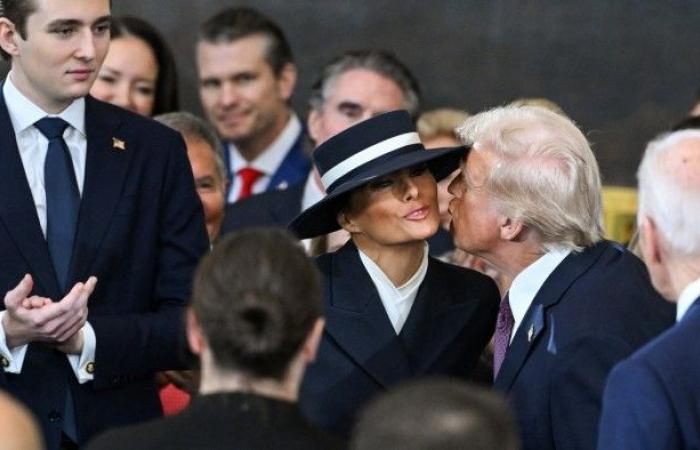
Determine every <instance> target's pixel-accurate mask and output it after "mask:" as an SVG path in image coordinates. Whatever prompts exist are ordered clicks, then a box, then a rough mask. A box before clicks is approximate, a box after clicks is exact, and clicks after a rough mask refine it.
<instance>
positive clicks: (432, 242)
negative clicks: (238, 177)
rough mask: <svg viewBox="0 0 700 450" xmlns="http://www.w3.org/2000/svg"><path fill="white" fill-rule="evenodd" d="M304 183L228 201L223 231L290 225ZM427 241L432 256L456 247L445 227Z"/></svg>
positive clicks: (297, 207) (299, 202)
mask: <svg viewBox="0 0 700 450" xmlns="http://www.w3.org/2000/svg"><path fill="white" fill-rule="evenodd" d="M305 186H306V180H304V181H302V182H301V183H298V184H295V185H294V186H291V187H290V188H288V189H282V190H278V191H271V192H263V193H262V194H258V195H254V196H252V197H249V198H246V199H244V200H241V201H240V202H236V203H231V204H229V205H226V212H225V214H224V223H223V225H222V226H221V234H222V235H224V234H226V233H230V232H232V231H236V230H241V229H243V228H251V227H281V228H287V225H289V223H290V222H291V221H292V220H293V219H294V218H295V217H296V216H298V215H299V214H300V213H301V203H302V198H303V197H304V187H305ZM428 244H429V246H430V254H431V255H432V256H441V255H443V254H444V253H446V252H448V251H450V250H453V249H454V244H453V243H452V236H451V235H450V233H449V232H448V231H447V230H445V229H444V228H442V227H440V228H438V231H437V233H435V234H434V235H433V236H431V237H430V239H428Z"/></svg>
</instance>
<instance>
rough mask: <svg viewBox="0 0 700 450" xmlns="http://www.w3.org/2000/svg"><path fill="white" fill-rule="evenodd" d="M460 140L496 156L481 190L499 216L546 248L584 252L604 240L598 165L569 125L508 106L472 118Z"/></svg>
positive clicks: (547, 114)
mask: <svg viewBox="0 0 700 450" xmlns="http://www.w3.org/2000/svg"><path fill="white" fill-rule="evenodd" d="M458 134H459V135H460V137H461V139H462V141H463V142H464V143H465V144H466V145H468V146H471V147H472V151H491V152H492V153H493V155H494V156H495V157H496V163H495V164H494V166H493V168H492V170H491V173H490V174H488V176H487V178H486V182H485V183H484V186H483V188H484V189H487V191H488V192H489V193H490V194H492V195H493V197H494V199H495V201H496V206H497V207H498V209H499V211H500V212H501V213H503V214H505V215H507V216H509V217H511V218H513V219H516V220H520V221H522V222H523V224H524V225H525V226H527V227H529V228H530V229H532V230H534V231H535V232H536V233H537V234H538V236H539V238H540V241H541V244H542V245H543V247H545V248H546V247H547V246H548V245H558V246H563V247H565V248H568V249H570V250H574V251H579V250H581V249H582V248H584V247H589V246H591V245H593V244H595V243H596V242H598V241H599V240H601V239H602V236H603V220H602V200H601V180H600V172H599V170H598V163H597V162H596V159H595V156H594V155H593V151H592V150H591V148H590V145H589V144H588V141H587V140H586V138H585V137H584V135H583V133H581V131H580V130H579V129H578V128H577V127H576V125H575V124H574V123H573V122H572V121H571V120H570V119H568V118H567V117H565V116H563V115H560V114H557V113H554V112H552V111H549V110H547V109H545V108H542V107H536V106H514V105H508V106H503V107H498V108H494V109H491V110H489V111H486V112H483V113H480V114H477V115H475V116H472V117H470V118H469V119H468V120H467V121H466V122H465V123H464V125H463V126H462V127H460V128H459V129H458Z"/></svg>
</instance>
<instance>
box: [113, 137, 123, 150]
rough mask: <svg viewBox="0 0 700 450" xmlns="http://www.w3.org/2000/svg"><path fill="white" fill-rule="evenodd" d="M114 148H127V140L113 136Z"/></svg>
mask: <svg viewBox="0 0 700 450" xmlns="http://www.w3.org/2000/svg"><path fill="white" fill-rule="evenodd" d="M112 148H113V149H115V150H126V142H124V141H122V140H121V139H117V138H115V137H113V138H112Z"/></svg>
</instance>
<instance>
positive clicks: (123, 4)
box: [113, 0, 700, 186]
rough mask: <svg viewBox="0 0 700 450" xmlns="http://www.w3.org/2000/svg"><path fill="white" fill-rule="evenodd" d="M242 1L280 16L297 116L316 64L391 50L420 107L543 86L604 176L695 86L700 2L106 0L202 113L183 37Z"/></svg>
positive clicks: (486, 102)
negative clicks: (162, 59) (143, 34)
mask: <svg viewBox="0 0 700 450" xmlns="http://www.w3.org/2000/svg"><path fill="white" fill-rule="evenodd" d="M234 4H235V5H247V6H251V7H254V8H257V9H259V10H261V11H262V12H263V13H265V14H267V15H269V16H270V17H271V18H272V19H273V20H274V21H276V22H277V23H279V24H280V25H281V26H282V28H283V30H284V31H285V33H286V34H287V37H288V39H289V41H290V43H291V45H292V49H293V51H294V54H295V57H296V61H297V66H298V70H299V75H300V77H299V82H298V85H297V89H296V93H295V95H294V99H293V103H294V106H295V109H296V110H297V111H298V112H299V113H300V114H302V115H303V116H305V114H306V110H307V108H306V99H307V97H308V92H309V88H310V85H311V83H312V82H313V78H314V77H315V76H316V72H317V71H318V68H319V67H321V65H322V64H324V63H325V62H327V61H328V60H329V59H330V58H332V57H333V56H335V55H337V54H339V53H340V52H342V51H344V50H348V49H356V48H367V47H377V48H385V49H388V50H392V51H393V52H395V53H396V54H397V56H398V57H399V58H400V59H401V60H402V61H404V62H405V63H406V64H407V65H408V66H409V67H410V68H411V69H412V70H413V72H414V73H415V75H416V76H417V78H418V79H419V81H420V83H421V87H422V91H423V100H424V107H425V108H432V107H437V106H454V107H458V108H466V109H467V110H468V111H470V112H472V113H474V112H477V111H479V110H482V109H484V108H488V107H490V106H495V105H498V104H502V103H505V102H508V101H510V100H513V99H514V98H517V97H523V96H527V97H547V98H549V99H551V100H553V101H555V102H556V103H558V104H559V105H561V106H562V108H563V109H564V110H565V111H566V112H567V114H569V115H570V116H571V117H572V118H573V119H574V120H575V121H576V122H578V124H579V125H580V126H581V127H582V129H583V130H584V131H585V133H586V134H587V136H588V138H589V140H590V141H591V142H592V143H593V144H594V150H595V151H596V153H597V156H598V159H599V162H600V165H601V169H602V172H603V176H604V182H605V184H608V185H627V186H630V185H633V184H634V183H635V178H634V173H635V170H636V167H637V164H638V163H639V160H640V158H641V153H642V150H643V146H644V144H645V142H646V141H648V140H649V138H651V137H652V136H653V135H655V134H656V133H658V132H659V131H661V130H663V129H664V128H666V127H667V126H668V125H670V124H671V123H673V122H675V121H677V120H678V119H680V118H682V117H683V116H684V114H685V113H686V112H687V111H688V109H689V108H690V107H691V105H692V103H693V98H694V96H695V94H696V91H697V90H698V89H699V88H700V76H698V74H699V73H700V58H698V50H697V47H698V43H700V26H698V24H700V2H698V1H690V0H688V1H661V0H644V1H641V0H639V1H632V0H618V1H608V0H588V1H569V0H559V1H546V0H532V1H526V0H489V1H486V0H483V1H477V0H432V1H425V0H372V1H369V0H354V1H349V0H284V1H281V0H256V1H239V2H235V3H234V2H231V1H225V0H196V1H194V0H117V1H114V2H113V5H114V14H115V15H122V14H133V15H137V16H140V17H143V18H145V19H147V20H148V21H150V22H151V23H153V24H154V25H155V26H156V27H158V29H159V30H160V31H161V32H162V33H163V35H164V36H165V37H166V38H167V39H168V41H169V43H170V45H171V48H172V49H173V51H174V52H175V56H176V58H177V64H178V70H179V76H180V88H181V91H180V95H181V100H182V105H183V107H184V109H187V110H189V111H192V112H194V113H196V114H200V113H201V108H200V106H199V100H198V97H197V81H196V72H195V65H194V59H193V54H194V42H195V37H196V33H197V27H198V26H199V23H200V22H202V21H203V20H204V19H205V18H207V17H209V16H210V15H212V14H213V13H215V12H216V11H218V10H219V9H221V8H223V7H226V6H231V5H234Z"/></svg>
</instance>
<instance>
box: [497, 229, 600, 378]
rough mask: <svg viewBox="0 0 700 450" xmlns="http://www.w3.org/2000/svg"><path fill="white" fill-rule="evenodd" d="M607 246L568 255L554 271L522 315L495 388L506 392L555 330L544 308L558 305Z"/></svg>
mask: <svg viewBox="0 0 700 450" xmlns="http://www.w3.org/2000/svg"><path fill="white" fill-rule="evenodd" d="M609 245H610V243H608V242H605V241H603V242H599V243H598V244H596V245H594V246H592V247H588V248H586V249H584V250H583V251H582V252H580V253H571V254H569V256H567V257H566V258H565V259H564V260H563V261H562V262H561V264H559V266H558V267H557V268H556V269H554V272H552V274H551V275H550V276H549V277H548V278H547V280H546V281H545V282H544V284H543V285H542V287H541V288H540V290H539V292H538V293H537V295H536V296H535V298H534V299H533V301H532V304H531V305H530V308H528V310H527V312H526V313H525V317H524V318H523V321H522V323H521V324H520V326H519V327H518V329H517V331H516V333H515V336H514V337H513V341H512V342H511V345H510V347H509V348H508V352H507V353H506V358H505V360H504V361H503V365H502V366H501V370H500V372H499V373H498V377H497V378H496V380H495V381H494V386H495V387H497V388H499V389H501V390H506V391H507V390H508V389H510V387H511V386H512V384H513V382H514V381H515V378H516V377H517V375H518V373H519V372H520V369H521V368H522V366H523V364H524V363H525V360H526V359H527V357H528V356H529V355H530V353H531V352H532V350H533V349H534V348H535V344H536V343H537V341H538V340H539V339H540V338H541V336H542V335H544V331H545V330H546V328H547V327H549V328H551V330H552V332H553V330H554V327H555V323H554V320H553V319H551V320H550V322H549V323H548V322H547V320H546V315H545V313H546V311H547V309H548V308H550V307H552V306H553V305H556V304H557V303H559V301H560V300H561V299H562V297H563V296H564V294H565V293H566V291H567V290H568V289H569V287H570V286H571V285H572V284H573V283H574V282H575V281H576V280H577V279H578V278H579V277H580V276H581V275H583V274H584V273H585V272H587V271H588V269H589V268H590V267H591V266H592V265H593V264H594V263H595V262H596V261H598V259H600V257H601V256H602V255H603V253H604V252H605V250H606V249H607V248H608V247H609ZM554 351H555V350H554Z"/></svg>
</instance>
